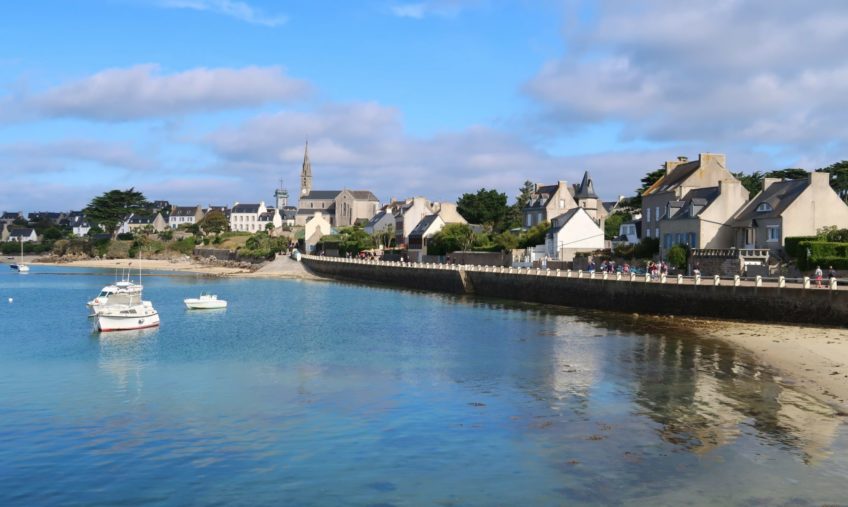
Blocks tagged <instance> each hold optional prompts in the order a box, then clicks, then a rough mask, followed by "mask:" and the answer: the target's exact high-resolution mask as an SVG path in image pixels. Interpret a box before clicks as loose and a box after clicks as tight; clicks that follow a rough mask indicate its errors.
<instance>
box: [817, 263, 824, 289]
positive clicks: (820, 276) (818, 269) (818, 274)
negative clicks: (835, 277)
mask: <svg viewBox="0 0 848 507" xmlns="http://www.w3.org/2000/svg"><path fill="white" fill-rule="evenodd" d="M815 276H816V288H817V289H821V288H822V284H821V283H822V270H821V266H816V273H815Z"/></svg>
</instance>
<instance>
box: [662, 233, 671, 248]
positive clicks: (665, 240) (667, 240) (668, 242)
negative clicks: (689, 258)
mask: <svg viewBox="0 0 848 507" xmlns="http://www.w3.org/2000/svg"><path fill="white" fill-rule="evenodd" d="M671 244H672V243H671V234H666V235H665V236H663V246H665V247H666V248H671Z"/></svg>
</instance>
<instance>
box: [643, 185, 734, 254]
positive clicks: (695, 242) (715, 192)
mask: <svg viewBox="0 0 848 507" xmlns="http://www.w3.org/2000/svg"><path fill="white" fill-rule="evenodd" d="M746 202H748V190H746V189H745V187H744V186H742V182H740V181H739V180H737V179H736V178H732V179H727V180H719V182H718V185H717V186H713V187H701V188H693V189H691V190H689V191H688V192H686V194H684V195H683V196H682V197H681V198H680V199H678V200H673V201H668V202H667V203H666V207H665V209H663V210H661V211H660V212H661V214H662V215H661V216H662V219H661V220H660V221H659V229H660V235H659V236H658V237H659V238H660V256H661V257H663V258H664V257H665V256H666V254H667V253H668V251H669V249H671V247H673V246H674V245H678V244H680V245H687V246H688V247H689V248H693V249H704V248H708V249H715V248H728V247H730V246H731V245H733V242H734V234H735V232H734V229H733V217H734V216H735V215H736V213H737V212H738V211H739V209H740V208H741V207H742V206H743V205H745V203H746ZM654 214H655V216H656V212H654Z"/></svg>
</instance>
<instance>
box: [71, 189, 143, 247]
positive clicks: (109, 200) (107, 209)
mask: <svg viewBox="0 0 848 507" xmlns="http://www.w3.org/2000/svg"><path fill="white" fill-rule="evenodd" d="M149 206H150V203H148V202H147V199H145V198H144V194H142V193H141V192H136V191H135V189H133V188H130V189H129V190H110V191H108V192H106V193H104V194H103V195H101V196H98V197H95V198H94V199H92V200H91V202H90V203H89V204H88V206H86V207H85V209H84V210H83V213H84V214H85V216H86V218H88V220H89V221H91V222H93V223H96V224H99V225H100V226H101V227H102V228H103V229H104V230H105V231H106V232H108V233H109V234H111V235H112V239H114V238H115V235H116V234H117V232H118V229H119V228H120V227H121V224H123V223H124V222H126V221H127V219H128V218H129V217H130V215H132V214H133V213H140V212H143V211H145V210H146V209H147V207H149Z"/></svg>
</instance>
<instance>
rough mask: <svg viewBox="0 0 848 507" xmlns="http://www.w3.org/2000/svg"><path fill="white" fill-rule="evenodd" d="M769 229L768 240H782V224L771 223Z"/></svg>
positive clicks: (770, 241)
mask: <svg viewBox="0 0 848 507" xmlns="http://www.w3.org/2000/svg"><path fill="white" fill-rule="evenodd" d="M766 229H767V230H768V241H769V243H772V242H775V241H780V226H779V225H769V226H768V227H767V228H766Z"/></svg>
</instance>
